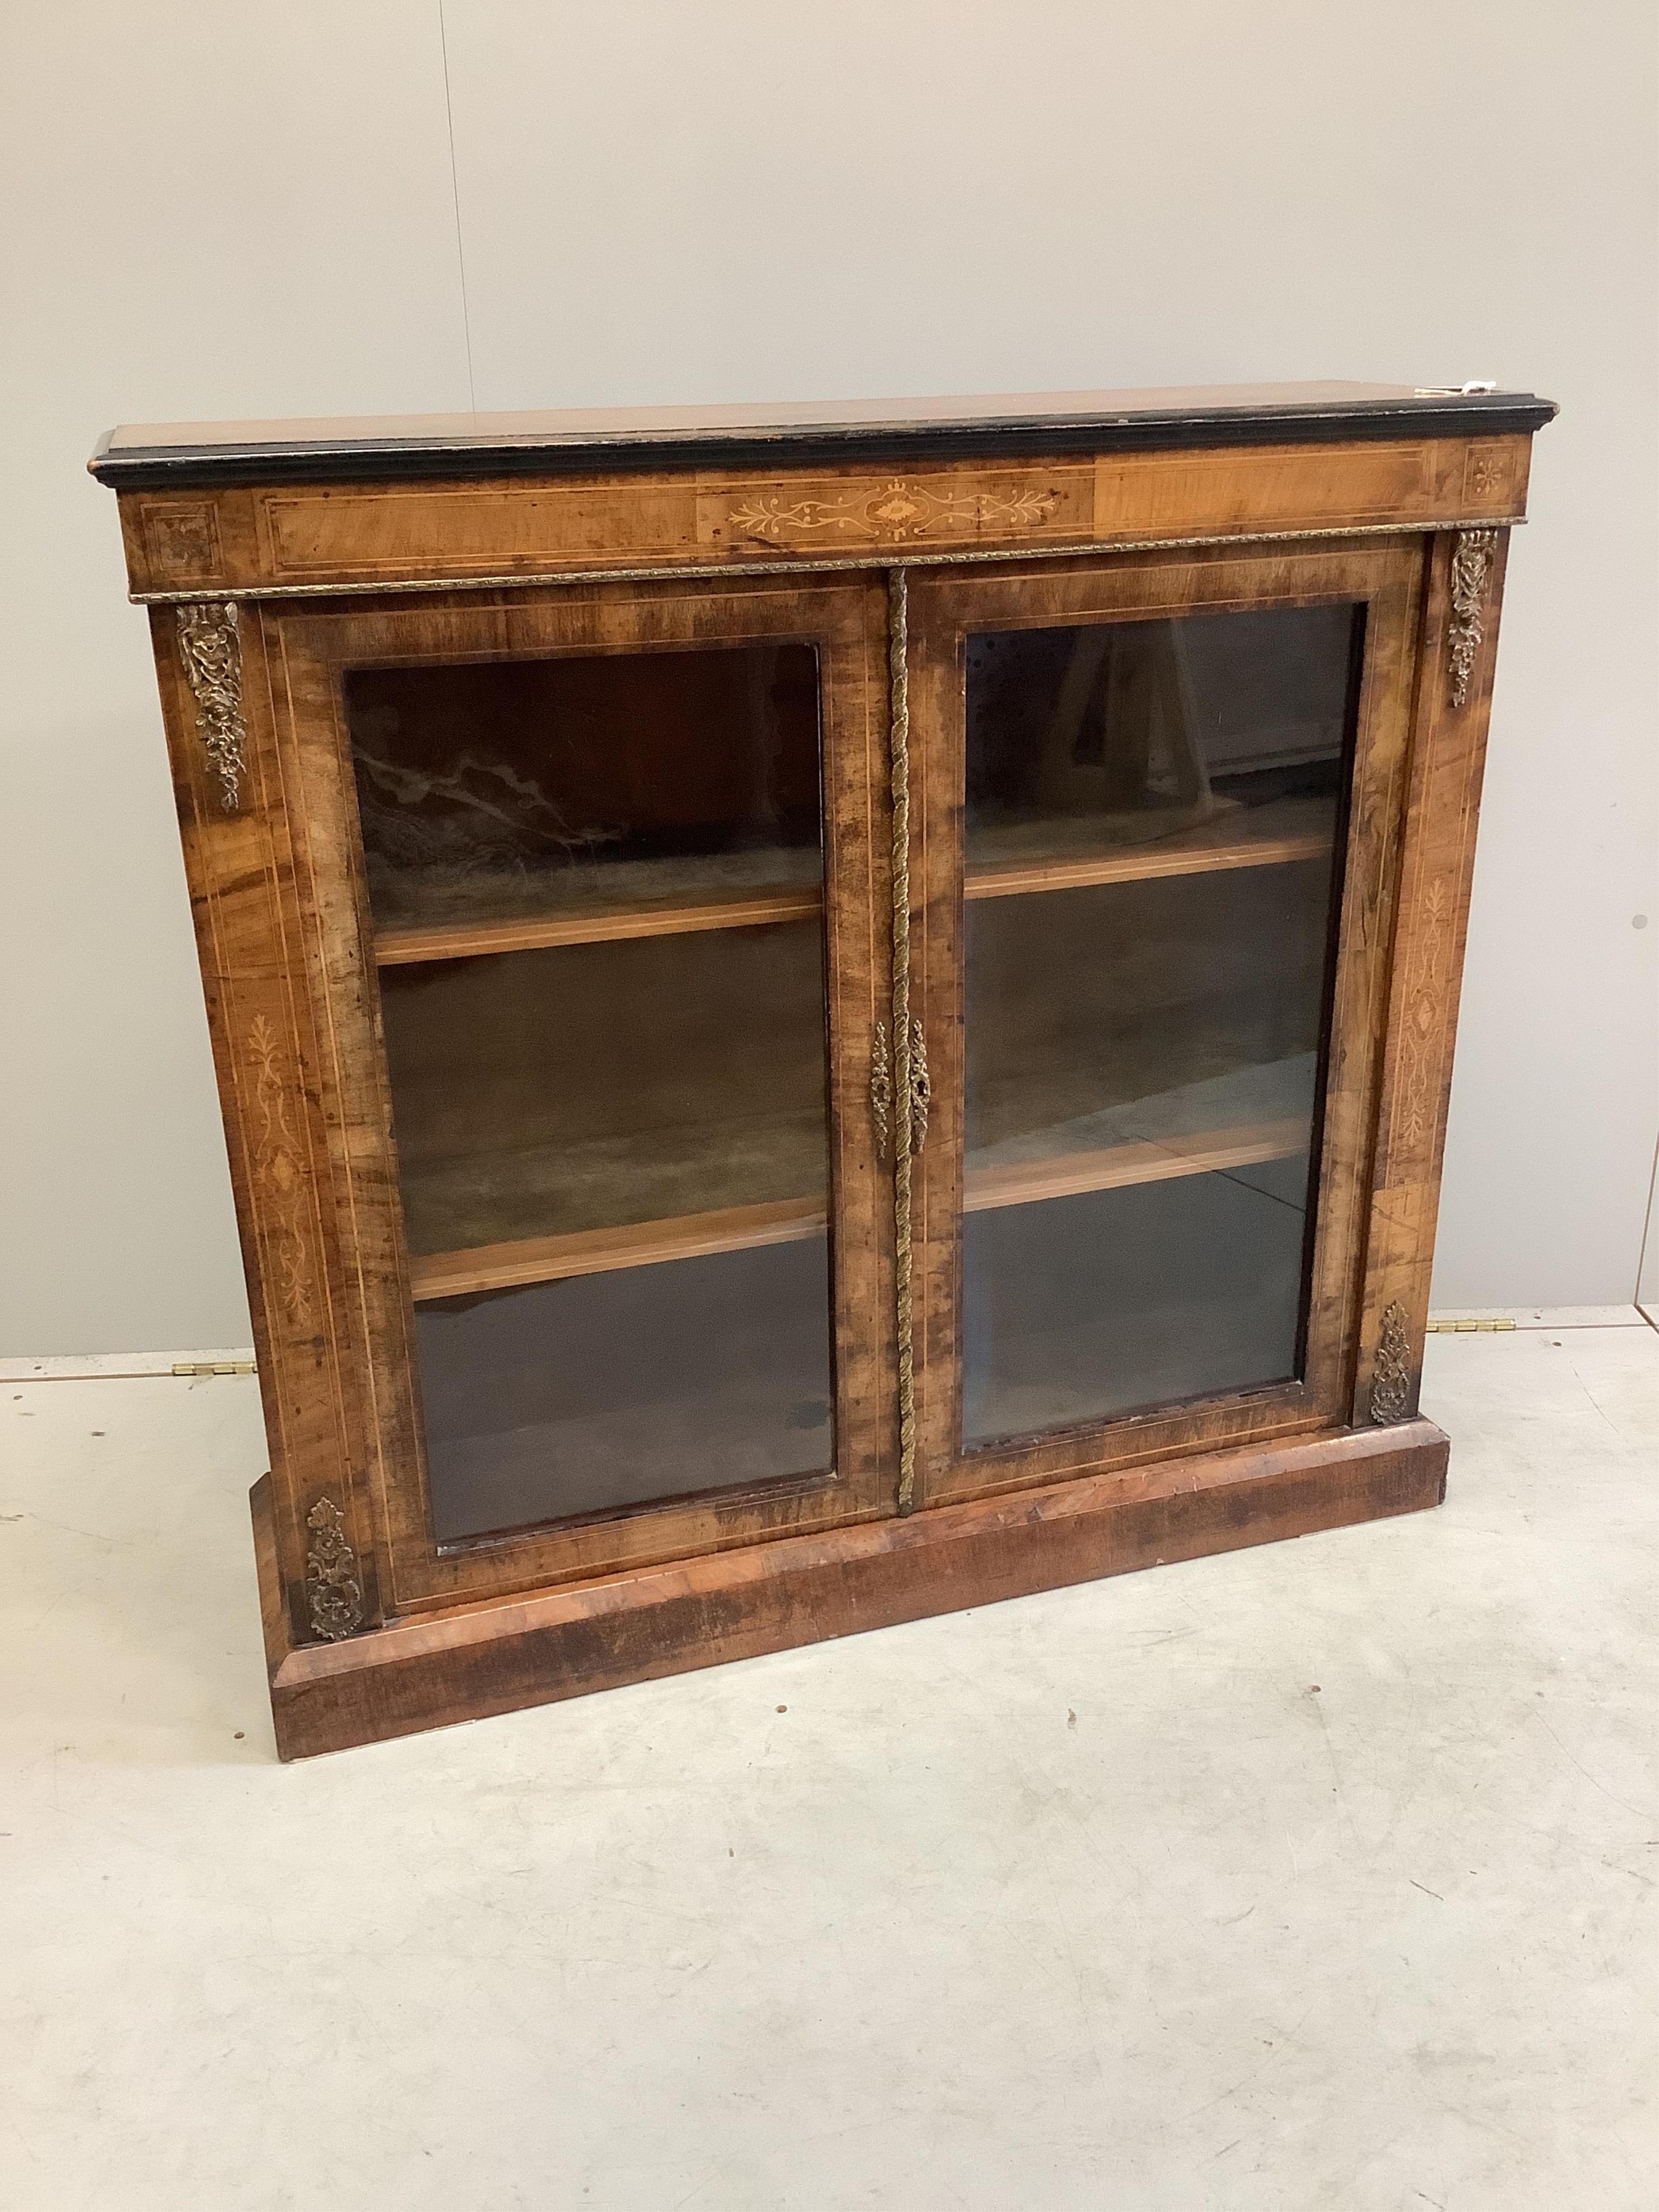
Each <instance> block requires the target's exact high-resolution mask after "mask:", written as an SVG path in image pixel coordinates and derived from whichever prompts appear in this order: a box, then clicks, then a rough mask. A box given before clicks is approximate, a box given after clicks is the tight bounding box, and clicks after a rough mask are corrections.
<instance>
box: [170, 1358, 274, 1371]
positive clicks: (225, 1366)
mask: <svg viewBox="0 0 1659 2212" xmlns="http://www.w3.org/2000/svg"><path fill="white" fill-rule="evenodd" d="M258 1371H259V1370H258V1368H257V1367H256V1366H255V1364H254V1363H253V1362H252V1360H251V1359H175V1360H174V1361H173V1373H174V1374H175V1375H257V1374H258Z"/></svg>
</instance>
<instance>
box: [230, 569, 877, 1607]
mask: <svg viewBox="0 0 1659 2212" xmlns="http://www.w3.org/2000/svg"><path fill="white" fill-rule="evenodd" d="M258 623H259V639H258V646H259V654H260V658H261V659H262V661H263V664H264V668H265V670H266V671H267V673H268V677H269V691H268V694H267V696H268V700H269V705H270V745H271V750H272V758H273V763H274V765H275V769H276V774H277V775H280V777H281V779H282V787H283V804H282V808H281V813H282V817H283V821H284V822H285V823H286V824H287V825H288V829H289V834H290V835H291V836H293V838H294V841H295V850H294V867H295V908H296V912H297V914H298V916H299V920H300V945H301V947H302V949H303V954H304V963H305V966H304V973H305V980H306V984H307V988H308V991H309V994H310V1001H311V1005H312V1006H313V1009H314V1012H315V1016H316V1018H315V1021H314V1024H313V1027H312V1030H311V1032H310V1036H309V1042H308V1049H309V1051H310V1053H311V1054H313V1064H312V1066H310V1067H309V1068H308V1069H307V1080H309V1081H310V1082H311V1083H312V1084H313V1085H314V1087H315V1089H316V1091H317V1093H318V1095H319V1097H320V1098H321V1100H322V1102H323V1107H324V1117H325V1121H326V1123H327V1125H328V1128H329V1141H330V1160H329V1168H330V1176H329V1182H330V1188H329V1194H328V1196H329V1200H330V1204H331V1220H332V1231H333V1245H334V1249H333V1274H334V1281H333V1284H332V1285H331V1288H332V1292H333V1298H334V1304H335V1309H336V1314H337V1322H338V1326H339V1327H340V1328H341V1330H342V1331H343V1334H344V1335H345V1336H346V1337H347V1338H348V1339H349V1357H346V1358H343V1360H342V1363H341V1368H340V1376H341V1378H342V1379H339V1380H338V1381H337V1386H336V1387H337V1423H338V1425H339V1426H340V1427H341V1430H342V1431H343V1436H344V1438H345V1442H344V1447H343V1456H344V1462H345V1466H344V1469H343V1476H344V1480H345V1481H346V1482H347V1483H348V1484H349V1486H350V1488H351V1489H352V1492H353V1493H354V1497H355V1499H356V1506H355V1515H356V1518H355V1522H354V1525H355V1527H356V1530H357V1531H358V1532H359V1534H360V1537H365V1536H366V1537H367V1539H368V1541H370V1542H371V1543H372V1544H373V1546H374V1553H375V1557H376V1559H377V1560H378V1562H379V1566H380V1582H381V1584H382V1588H383V1591H384V1594H385V1595H384V1599H383V1603H382V1607H381V1610H382V1611H383V1612H384V1613H392V1612H394V1611H396V1612H408V1611H410V1610H414V1609H418V1608H419V1607H421V1606H422V1604H429V1603H434V1602H439V1601H453V1600H454V1599H456V1598H457V1597H465V1596H466V1595H471V1594H472V1593H475V1592H477V1593H480V1594H482V1593H484V1592H487V1591H488V1592H495V1591H499V1590H501V1589H503V1588H506V1589H512V1588H514V1587H519V1586H529V1585H533V1584H540V1583H549V1582H551V1581H556V1580H558V1579H560V1578H561V1577H571V1576H586V1575H592V1574H595V1573H603V1572H605V1571H609V1570H611V1569H613V1568H617V1567H621V1566H625V1565H632V1564H635V1563H638V1562H641V1561H642V1560H647V1559H660V1558H665V1557H666V1558H671V1557H674V1556H677V1555H678V1554H680V1553H696V1552H702V1551H706V1550H708V1549H711V1548H718V1547H723V1546H726V1545H730V1544H733V1543H740V1542H752V1541H756V1540H757V1539H759V1538H763V1537H765V1536H767V1535H769V1534H787V1533H796V1532H799V1531H801V1530H804V1529H809V1528H822V1527H824V1526H828V1525H830V1524H833V1523H835V1522H842V1521H845V1520H847V1519H848V1518H849V1517H858V1516H861V1515H866V1514H869V1513H872V1512H874V1511H877V1510H890V1501H891V1485H890V1480H888V1481H887V1483H886V1484H885V1486H884V1485H883V1482H882V1480H881V1473H880V1470H881V1468H882V1467H883V1465H884V1462H886V1463H887V1464H888V1465H890V1460H891V1452H892V1430H893V1425H894V1413H893V1402H894V1389H893V1383H892V1372H891V1363H892V1357H893V1352H892V1344H891V1329H890V1326H888V1325H886V1324H885V1323H884V1321H883V1319H882V1317H883V1316H889V1315H890V1313H891V1311H892V1303H893V1302H892V1292H891V1272H890V1257H889V1248H890V1208H889V1206H888V1202H887V1186H886V1184H885V1182H884V1173H883V1170H882V1169H881V1167H880V1164H878V1161H877V1160H876V1158H875V1157H874V1149H873V1146H872V1136H871V1130H870V1122H869V1110H868V1103H867V1102H868V1086H869V1061H868V1053H869V1048H870V1040H871V1037H872V1027H873V1022H874V1019H875V1017H876V1013H877V1011H878V1000H879V1001H880V1003H882V1004H884V1002H885V995H886V993H887V991H888V989H889V987H890V978H889V974H888V970H887V969H886V968H885V966H884V964H883V949H884V945H885V932H886V927H887V920H886V904H885V902H887V900H888V899H889V897H890V892H889V890H888V887H887V878H886V876H885V874H884V873H882V874H881V875H880V876H879V878H878V875H877V873H876V872H875V871H876V870H877V868H878V862H879V857H880V856H881V855H882V854H884V852H885V850H886V848H887V845H888V842H889V839H888V832H887V828H886V817H885V813H884V809H885V807H886V805H887V786H886V780H885V775H884V772H883V769H882V767H881V763H882V761H883V758H884V678H883V675H882V667H883V656H884V646H885V629H884V600H883V597H882V593H881V591H880V588H879V586H878V585H877V584H874V583H872V582H871V581H869V580H857V579H854V580H836V581H834V582H833V583H829V584H826V585H825V586H823V587H822V588H801V587H800V586H799V585H797V584H794V583H793V582H792V583H788V584H784V583H775V582H770V581H764V580H763V581H754V582H749V583H739V582H733V583H731V584H721V585H706V584H700V585H696V586H678V587H676V586H672V585H667V584H640V585H621V584H617V585H606V586H587V587H580V586H577V587H570V588H560V589H557V590H554V591H546V592H525V593H515V594H513V595H511V596H510V597H505V596H502V597H498V596H497V595H495V594H484V593H478V594H456V595H453V596H451V597H447V598H444V597H439V596H436V595H435V596H433V597H431V598H429V599H425V600H424V601H410V600H404V601H401V602H397V603H392V602H374V601H352V600H350V599H344V600H336V601H332V602H330V603H328V604H327V605H311V606H300V607H296V608H293V609H283V608H276V609H270V608H267V609H265V610H264V611H261V613H260V615H259V617H258ZM354 1377H356V1378H357V1380H356V1381H355V1382H354V1381H353V1379H352V1378H354ZM340 1480H341V1476H340V1474H336V1475H335V1476H334V1477H333V1478H332V1480H331V1494H332V1492H333V1490H334V1489H335V1488H337V1486H338V1485H339V1483H340ZM314 1484H315V1474H314V1471H313V1469H311V1468H306V1467H301V1468H297V1469H295V1471H294V1474H293V1480H292V1481H291V1484H290V1490H291V1493H292V1495H293V1498H294V1504H295V1510H296V1511H300V1510H303V1509H304V1507H305V1504H306V1501H307V1494H308V1492H309V1491H310V1489H311V1488H312V1487H313V1486H314Z"/></svg>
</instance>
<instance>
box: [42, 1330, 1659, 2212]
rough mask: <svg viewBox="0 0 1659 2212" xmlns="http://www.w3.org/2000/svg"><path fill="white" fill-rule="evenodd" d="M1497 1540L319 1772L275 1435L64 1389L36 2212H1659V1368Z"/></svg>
mask: <svg viewBox="0 0 1659 2212" xmlns="http://www.w3.org/2000/svg"><path fill="white" fill-rule="evenodd" d="M1425 1397H1426V1401H1427V1404H1428V1407H1429V1409H1430V1410H1431V1412H1432V1413H1434V1414H1435V1415H1436V1417H1437V1419H1440V1420H1441V1421H1443V1423H1444V1424H1445V1425H1446V1426H1447V1427H1448V1428H1449V1430H1450V1431H1451V1432H1452V1435H1453V1438H1454V1445H1453V1457H1452V1488H1451V1497H1450V1501H1449V1504H1447V1506H1446V1507H1445V1509H1444V1510H1443V1511H1442V1512H1439V1513H1437V1514H1425V1515H1419V1516H1415V1517H1413V1518H1412V1519H1409V1520H1405V1521H1398V1522H1389V1523H1384V1524H1382V1525H1379V1526H1374V1527H1370V1528H1357V1529H1351V1530H1346V1531H1344V1532H1341V1533H1340V1534H1334V1535H1328V1536H1316V1537H1309V1538H1307V1539H1304V1541H1302V1542H1300V1543H1296V1544H1289V1545H1282V1546H1279V1547H1275V1548H1271V1549H1267V1550H1264V1551H1258V1552H1253V1553H1240V1554H1237V1555H1235V1556H1233V1557H1231V1558H1229V1559H1210V1560H1202V1561H1200V1562H1197V1563H1196V1564H1194V1565H1188V1566H1178V1567H1168V1568H1164V1569H1162V1570H1160V1571H1155V1572H1152V1573H1150V1574H1143V1575H1139V1576H1135V1577H1129V1578H1127V1579H1125V1580H1122V1581H1118V1582H1112V1583H1101V1584H1097V1585H1096V1586H1094V1587H1092V1588H1088V1589H1073V1590H1065V1591H1060V1592H1058V1593H1055V1594H1054V1595H1050V1596H1047V1597H1041V1598H1034V1599H1029V1600H1026V1601H1024V1602H1021V1603H1018V1604H1013V1605H1006V1606H1000V1607H991V1608H988V1609H987V1610H985V1611H982V1612H980V1613H974V1614H970V1615H965V1616H962V1617H959V1618H956V1619H951V1620H936V1621H930V1622H926V1623H923V1624H921V1625H919V1626H915V1627H910V1628H902V1629H894V1630H890V1631H888V1632H886V1633H884V1634H882V1635H878V1636H870V1637H865V1638H856V1639H854V1640H853V1641H851V1642H848V1643H846V1644H836V1645H831V1646H828V1647H824V1648H820V1649H818V1650H808V1651H799V1652H794V1653H790V1654H787V1655H785V1656H781V1657H778V1658H774V1659H765V1660H757V1661H755V1662H750V1663H748V1664H746V1665H743V1666H739V1667H732V1668H725V1669H722V1670H720V1671H717V1672H715V1673H712V1674H699V1675H691V1676H688V1677H685V1678H683V1679H681V1680H678V1681H668V1682H659V1683H655V1684H653V1685H651V1686H647V1687H643V1688H640V1689H635V1690H628V1691H621V1692H613V1693H612V1694H611V1695H610V1696H608V1697H603V1698H592V1699H586V1700H582V1701H580V1702H577V1703H575V1704H572V1705H560V1706H553V1707H550V1708H546V1709H544V1710H543V1711H538V1712H530V1713H523V1714H520V1715H517V1716H515V1717H511V1718H508V1719H505V1720H496V1721H488V1722H483V1723H478V1724H477V1725H474V1726H471V1727H467V1728H461V1729H450V1730H448V1731H447V1732H444V1733H441V1734H438V1735H429V1736H427V1737H424V1738H420V1739H416V1740H414V1741H408V1742H404V1743H398V1744H386V1745H380V1746H378V1747H374V1748H372V1749H369V1750H366V1751H359V1752H351V1753H345V1754H343V1755H342V1756H340V1757H337V1758H334V1759H322V1760H317V1761H313V1762H312V1763H310V1764H308V1765H300V1766H295V1767H288V1768H283V1767H279V1766H278V1765H276V1762H275V1759H274V1757H273V1753H272V1750H271V1744H270V1734H269V1725H268V1721H267V1717H266V1708H265V1701H264V1680H263V1674H262V1665H261V1659H260V1653H259V1644H258V1626H257V1609H256V1606H255V1601H254V1590H253V1579H252V1557H251V1547H250V1544H249V1538H248V1526H247V1512H246V1503H245V1499H244V1495H243V1493H244V1492H245V1490H246V1486H247V1483H248V1481H249V1480H251V1478H252V1476H253V1475H255V1474H258V1471H259V1469H260V1468H261V1466H262V1465H263V1463H264V1462H263V1458H262V1447H261V1441H260V1436H259V1431H258V1418H257V1411H256V1405H255V1399H254V1395H253V1386H252V1383H246V1382H241V1381H238V1380H234V1379H219V1380H215V1381H211V1382H201V1383H183V1382H175V1381H172V1380H155V1381H124V1382H117V1381H100V1382H96V1383H69V1382H37V1383H27V1384H17V1383H9V1384H6V1385H5V1386H4V1389H3V1399H4V1403H3V1407H0V1413H3V1421H0V1438H3V1445H4V1449H3V1452H0V1460H3V1466H4V1473H3V1475H0V1492H3V1495H0V1547H3V1556H4V1557H5V1559H6V1561H7V1565H8V1566H9V1574H8V1577H7V1582H6V1588H7V1590H8V1594H9V1595H8V1603H7V1606H6V1609H5V1617H4V1623H3V1628H0V1681H3V1684H4V1689H3V1692H0V1696H3V1714H0V1725H3V1736H0V1756H3V1773H0V2037H3V2042H4V2050H3V2052H0V2081H3V2090H0V2204H3V2205H4V2206H5V2207H6V2208H7V2212H80V2209H81V2208H87V2212H92V2208H96V2212H149V2208H152V2207H154V2208H157V2212H160V2208H163V2207H165V2208H167V2212H177V2208H180V2207H182V2208H185V2212H196V2209H197V2208H204V2212H240V2208H244V2207H258V2208H262V2209H263V2208H270V2212H276V2208H283V2212H311V2208H313V2207H316V2208H319V2212H320V2208H325V2207H326V2208H328V2212H359V2208H362V2207H368V2206H369V2205H370V2204H371V2203H381V2202H386V2203H396V2204H397V2205H398V2209H399V2212H422V2208H426V2207H435V2208H436V2207H442V2208H445V2212H455V2208H464V2212H495V2208H498V2207H513V2206H526V2207H535V2208H538V2212H542V2208H554V2209H555V2212H565V2208H592V2212H634V2209H635V2208H639V2212H684V2208H686V2207H696V2208H703V2209H704V2212H778V2208H792V2212H793V2208H799V2212H853V2208H862V2207H881V2208H889V2207H890V2208H895V2212H934V2209H935V2208H938V2212H964V2208H965V2212H1026V2209H1027V2208H1035V2212H1048V2209H1049V2208H1055V2212H1059V2208H1066V2212H1070V2208H1073V2207H1078V2208H1084V2207H1087V2208H1090V2209H1091V2212H1094V2209H1095V2208H1113V2209H1114V2212H1115V2208H1123V2212H1164V2208H1176V2207H1180V2208H1188V2207H1194V2208H1196V2207H1212V2206H1213V2207H1220V2208H1225V2212H1254V2208H1258V2207H1260V2208H1263V2212H1267V2208H1273V2212H1301V2208H1304V2207H1305V2208H1310V2212H1312V2208H1318V2212H1330V2208H1340V2212H1370V2208H1378V2209H1379V2212H1383V2208H1386V2212H1420V2208H1421V2207H1423V2206H1430V2207H1433V2208H1435V2212H1486V2208H1492V2212H1497V2208H1502V2209H1503V2212H1532V2208H1537V2212H1571V2208H1577V2207H1580V2206H1583V2207H1584V2208H1587V2212H1620V2209H1621V2208H1625V2207H1638V2206H1640V2207H1643V2208H1647V2207H1650V2206H1652V2205H1653V2204H1654V2203H1656V2202H1659V2180H1656V2173H1659V2125H1656V2119H1655V2115H1654V2111H1653V2097H1654V2092H1655V2090H1656V2087H1659V2031H1656V2009H1659V2008H1656V1996H1659V1946H1656V1942H1655V1936H1654V1929H1653V1915H1654V1906H1655V1903H1656V1892H1659V1788H1656V1759H1655V1718H1656V1712H1659V1656H1656V1638H1655V1632H1654V1621H1655V1613H1656V1604H1655V1593H1656V1571H1655V1570H1656V1564H1659V1558H1656V1554H1659V1544H1656V1532H1659V1334H1656V1333H1655V1332H1654V1331H1653V1330H1652V1329H1650V1328H1644V1327H1641V1326H1632V1327H1628V1328H1593V1329H1590V1328H1587V1329H1579V1330H1568V1329H1559V1330H1557V1331H1553V1332H1552V1331H1550V1330H1541V1331H1525V1332H1518V1333H1516V1334H1513V1335H1507V1336H1504V1335H1498V1336H1480V1337H1463V1338H1445V1337H1441V1338H1436V1339H1431V1344H1430V1376H1429V1388H1428V1389H1427V1391H1426V1393H1425Z"/></svg>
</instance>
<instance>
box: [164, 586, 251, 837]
mask: <svg viewBox="0 0 1659 2212" xmlns="http://www.w3.org/2000/svg"><path fill="white" fill-rule="evenodd" d="M178 614H179V653H181V655H182V656H183V659H184V664H185V678H186V679H187V680H188V682H189V684H190V688H191V693H192V694H193V695H194V697H195V700H196V732H197V736H198V737H199V738H201V740H202V750H204V752H205V753H206V755H207V757H208V758H209V760H210V761H211V762H212V763H213V766H214V768H215V769H216V771H217V773H218V777H219V800H220V804H221V805H222V807H223V808H224V811H225V812H226V813H227V814H234V813H235V811H236V810H237V808H238V806H239V805H240V803H241V780H242V776H243V775H244V773H245V772H246V765H247V763H246V757H245V749H246V744H247V725H246V722H245V721H244V720H243V719H242V638H241V629H240V617H238V615H237V611H236V606H235V602H234V600H227V601H225V602H223V603H222V604H212V603H210V604H207V605H197V606H187V607H180V608H179V611H178Z"/></svg>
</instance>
